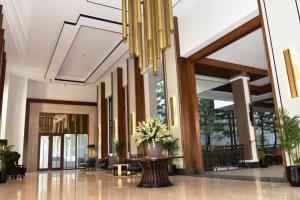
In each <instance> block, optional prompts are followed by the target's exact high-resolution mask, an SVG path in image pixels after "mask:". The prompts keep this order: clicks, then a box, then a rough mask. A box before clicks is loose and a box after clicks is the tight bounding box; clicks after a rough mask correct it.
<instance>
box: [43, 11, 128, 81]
mask: <svg viewBox="0 0 300 200" xmlns="http://www.w3.org/2000/svg"><path fill="white" fill-rule="evenodd" d="M81 17H83V18H88V19H93V20H98V21H102V22H107V23H111V24H116V25H120V26H121V25H122V23H121V22H117V21H113V20H109V19H104V18H98V17H94V16H90V15H85V14H80V15H79V17H78V18H77V20H76V22H69V21H64V23H63V25H62V28H61V31H60V33H59V36H58V39H57V42H56V45H55V48H54V50H53V52H52V55H51V58H50V61H49V64H48V67H47V71H46V73H45V75H44V78H46V77H47V74H48V71H49V69H50V66H51V62H52V60H53V57H54V55H55V52H56V49H57V46H58V44H59V41H60V38H61V34H62V32H63V30H64V26H65V25H71V26H77V24H78V22H79V20H80V18H81ZM82 26H85V27H88V28H95V29H99V28H97V27H92V26H87V25H80V27H79V28H78V30H77V33H76V35H75V37H74V38H73V40H72V44H71V46H70V48H69V49H68V52H67V54H66V56H65V57H64V61H63V63H62V65H61V66H60V67H59V69H60V68H61V67H62V66H63V64H64V62H65V59H66V57H67V56H68V54H69V52H70V50H71V48H72V46H73V43H74V41H75V40H76V37H77V35H78V33H79V31H80V29H81V27H82ZM101 30H103V29H101ZM104 31H110V30H104ZM112 32H114V31H112ZM114 33H117V32H114ZM120 34H121V33H120ZM122 42H123V40H122V39H121V41H120V42H118V44H117V45H116V46H115V47H114V48H113V49H112V51H111V52H110V53H109V54H108V55H107V56H106V57H105V58H104V59H103V60H102V61H101V62H100V64H99V65H98V66H97V67H96V68H95V69H94V70H93V71H92V73H91V74H90V75H89V76H88V78H86V79H85V80H84V81H77V80H69V79H57V78H56V77H55V79H54V80H56V81H64V82H71V83H81V84H85V83H87V81H88V80H89V79H90V78H91V76H92V75H93V74H94V73H95V72H96V71H97V70H98V69H99V68H100V67H101V65H102V64H103V63H104V62H105V61H106V60H107V59H108V58H109V57H110V56H111V55H112V54H113V53H114V51H115V50H116V49H117V48H118V47H119V46H120V44H122ZM58 71H59V70H58ZM56 76H57V74H56Z"/></svg>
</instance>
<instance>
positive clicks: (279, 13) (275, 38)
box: [261, 0, 300, 116]
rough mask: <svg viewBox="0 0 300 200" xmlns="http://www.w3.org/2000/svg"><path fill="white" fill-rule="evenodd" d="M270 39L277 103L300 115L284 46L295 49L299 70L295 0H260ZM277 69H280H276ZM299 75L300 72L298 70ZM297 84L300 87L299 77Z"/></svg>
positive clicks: (299, 32) (299, 37)
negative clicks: (292, 88)
mask: <svg viewBox="0 0 300 200" xmlns="http://www.w3.org/2000/svg"><path fill="white" fill-rule="evenodd" d="M261 6H262V14H263V17H264V25H265V28H266V33H267V34H266V35H267V39H268V47H269V51H270V58H271V64H272V72H273V80H274V83H275V90H276V96H277V103H278V105H279V106H280V107H284V108H285V109H286V110H287V111H288V112H289V113H290V114H291V115H299V116H300V109H299V106H300V99H299V98H296V99H292V97H291V93H290V89H289V82H288V76H287V71H286V65H285V61H284V56H283V50H285V49H287V48H291V49H293V50H294V51H295V57H294V61H295V63H296V64H297V68H298V72H300V68H299V66H300V56H299V54H300V21H299V20H300V19H299V16H298V13H297V7H296V4H295V1H294V0H278V1H272V0H264V1H263V0H261ZM276 72H277V73H276ZM299 75H300V74H299ZM298 86H299V87H300V84H299V81H298Z"/></svg>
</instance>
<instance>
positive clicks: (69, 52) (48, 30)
mask: <svg viewBox="0 0 300 200" xmlns="http://www.w3.org/2000/svg"><path fill="white" fill-rule="evenodd" d="M184 1H185V2H188V1H187V0H173V5H175V4H177V3H178V4H179V2H180V4H182V2H184ZM121 2H122V1H121V0H63V1H62V0H43V1H41V0H10V1H3V3H4V4H5V6H4V7H5V15H4V16H5V20H4V21H5V24H4V25H5V28H6V29H9V30H8V31H6V36H5V37H6V41H7V43H6V46H7V47H6V50H7V51H8V71H10V72H12V73H17V74H19V75H22V76H26V77H28V78H30V79H35V80H44V81H45V80H48V81H53V82H55V79H68V80H72V81H75V82H76V81H79V82H85V83H88V84H93V83H95V82H96V81H97V80H98V79H99V77H100V76H101V75H102V74H103V73H105V72H106V71H107V70H108V69H109V68H110V67H112V65H113V64H114V63H116V61H118V60H119V59H120V58H121V57H122V55H125V53H126V52H127V50H128V45H127V44H126V43H120V41H121V39H122V35H121V34H117V33H108V31H112V32H119V33H121V25H120V23H121V21H122V12H121V9H120V8H121ZM176 7H177V6H176ZM85 16H90V18H87V17H85ZM99 19H101V20H99ZM103 20H104V21H103ZM82 26H90V27H92V28H86V27H84V28H83V27H82ZM80 27H81V28H80ZM94 28H98V29H103V30H102V31H101V30H98V29H94ZM92 72H93V73H92ZM87 78H88V80H87ZM86 80H87V81H86Z"/></svg>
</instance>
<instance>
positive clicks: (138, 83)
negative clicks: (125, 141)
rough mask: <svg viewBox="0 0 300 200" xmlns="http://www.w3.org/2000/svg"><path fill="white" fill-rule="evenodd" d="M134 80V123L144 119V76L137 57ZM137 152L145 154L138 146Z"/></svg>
mask: <svg viewBox="0 0 300 200" xmlns="http://www.w3.org/2000/svg"><path fill="white" fill-rule="evenodd" d="M134 81H135V84H134V85H135V109H136V125H138V123H139V122H141V121H144V120H146V108H145V88H144V76H143V75H142V74H141V70H140V68H139V66H138V60H137V58H135V59H134ZM138 154H143V155H146V153H145V149H143V148H142V147H138Z"/></svg>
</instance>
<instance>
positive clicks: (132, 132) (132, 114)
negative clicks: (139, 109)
mask: <svg viewBox="0 0 300 200" xmlns="http://www.w3.org/2000/svg"><path fill="white" fill-rule="evenodd" d="M130 131H131V135H133V134H134V133H135V116H134V113H133V112H132V113H130Z"/></svg>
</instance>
